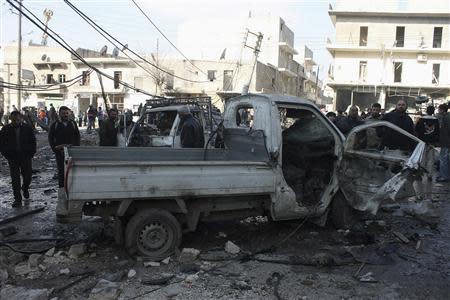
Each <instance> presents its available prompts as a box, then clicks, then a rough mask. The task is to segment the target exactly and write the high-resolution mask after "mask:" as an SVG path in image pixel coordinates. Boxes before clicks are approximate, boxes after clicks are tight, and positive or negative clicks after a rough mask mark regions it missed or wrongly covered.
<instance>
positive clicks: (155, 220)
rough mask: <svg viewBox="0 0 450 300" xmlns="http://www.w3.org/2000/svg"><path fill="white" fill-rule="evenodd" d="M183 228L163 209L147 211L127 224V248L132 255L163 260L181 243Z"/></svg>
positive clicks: (136, 215)
mask: <svg viewBox="0 0 450 300" xmlns="http://www.w3.org/2000/svg"><path fill="white" fill-rule="evenodd" d="M181 235H182V233H181V226H180V223H179V222H178V221H177V219H176V218H175V217H174V216H173V215H172V214H171V213H170V212H168V211H166V210H163V209H146V210H143V211H140V212H138V213H137V214H135V215H134V216H133V217H132V218H131V220H130V221H129V222H128V224H127V228H126V231H125V246H126V248H127V249H128V251H129V252H130V254H136V253H137V254H139V255H142V256H145V257H148V258H149V259H152V260H161V259H164V258H166V257H168V256H170V255H171V254H173V253H174V251H175V249H176V248H178V246H179V245H180V243H181Z"/></svg>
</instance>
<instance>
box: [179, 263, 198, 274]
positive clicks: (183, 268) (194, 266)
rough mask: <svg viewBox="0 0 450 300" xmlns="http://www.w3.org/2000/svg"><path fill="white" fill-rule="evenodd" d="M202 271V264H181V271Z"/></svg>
mask: <svg viewBox="0 0 450 300" xmlns="http://www.w3.org/2000/svg"><path fill="white" fill-rule="evenodd" d="M198 271H200V266H199V265H198V264H181V265H180V272H182V273H187V274H192V273H197V272H198Z"/></svg>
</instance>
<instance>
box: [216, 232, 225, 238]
mask: <svg viewBox="0 0 450 300" xmlns="http://www.w3.org/2000/svg"><path fill="white" fill-rule="evenodd" d="M216 237H217V238H226V237H227V234H226V233H225V232H222V231H220V232H219V233H218V234H217V235H216Z"/></svg>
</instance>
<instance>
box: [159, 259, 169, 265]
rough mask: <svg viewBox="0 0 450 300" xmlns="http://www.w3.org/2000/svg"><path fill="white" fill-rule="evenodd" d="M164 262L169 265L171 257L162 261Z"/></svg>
mask: <svg viewBox="0 0 450 300" xmlns="http://www.w3.org/2000/svg"><path fill="white" fill-rule="evenodd" d="M161 262H162V263H163V264H165V265H168V264H169V263H170V257H168V258H166V259H164V260H162V261H161Z"/></svg>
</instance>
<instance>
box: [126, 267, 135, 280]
mask: <svg viewBox="0 0 450 300" xmlns="http://www.w3.org/2000/svg"><path fill="white" fill-rule="evenodd" d="M127 276H128V278H133V277H134V276H136V270H134V269H130V271H128V275H127Z"/></svg>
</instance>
